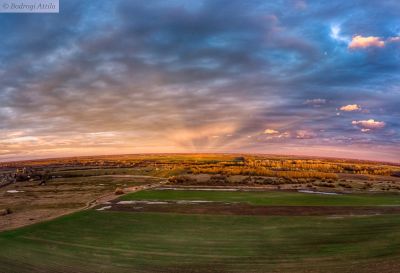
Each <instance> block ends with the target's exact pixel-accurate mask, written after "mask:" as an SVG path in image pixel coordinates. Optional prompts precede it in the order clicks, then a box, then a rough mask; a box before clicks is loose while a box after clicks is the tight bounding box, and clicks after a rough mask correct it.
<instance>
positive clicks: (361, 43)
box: [349, 35, 385, 49]
mask: <svg viewBox="0 0 400 273" xmlns="http://www.w3.org/2000/svg"><path fill="white" fill-rule="evenodd" d="M384 46H385V41H383V40H382V39H381V38H380V37H375V36H368V37H363V36H361V35H356V36H353V38H352V39H351V42H350V44H349V48H351V49H355V48H366V47H384Z"/></svg>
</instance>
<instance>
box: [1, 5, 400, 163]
mask: <svg viewBox="0 0 400 273" xmlns="http://www.w3.org/2000/svg"><path fill="white" fill-rule="evenodd" d="M399 12H400V7H399V5H398V4H397V3H396V2H395V1H385V2H382V3H379V4H376V3H374V4H372V3H371V2H370V3H367V2H365V1H351V2H350V1H334V2H333V1H332V2H331V3H326V2H322V1H320V2H316V1H312V2H306V1H278V2H276V1H274V2H266V1H232V0H231V1H222V0H218V1H215V0H213V1H211V0H209V1H151V2H145V1H103V0H100V1H61V13H60V14H51V15H43V14H1V15H0V24H1V26H2V28H1V29H0V35H1V38H2V43H1V44H0V118H1V123H0V130H1V131H2V135H0V155H1V154H4V155H13V154H14V155H16V154H18V153H20V152H21V151H25V150H27V149H29V150H32V151H33V152H32V154H33V155H34V154H35V151H36V153H37V154H45V153H47V154H51V152H52V151H53V152H54V153H61V154H62V153H63V151H65V150H70V151H72V150H73V149H78V148H80V147H92V148H93V149H96V148H99V149H106V148H110V149H111V148H113V147H114V148H115V149H117V150H118V149H119V147H123V148H124V149H127V150H126V151H127V152H130V151H136V150H135V148H137V151H157V149H159V151H174V150H179V149H181V151H185V150H187V151H191V150H193V149H198V150H199V151H208V150H215V151H223V150H227V151H236V150H243V149H244V148H246V149H247V148H248V150H249V151H253V150H257V151H259V152H260V151H261V152H263V151H265V152H268V151H274V149H272V148H271V147H272V146H273V145H274V144H275V146H274V147H278V146H277V145H282V144H285V145H287V147H303V146H307V147H310V146H313V145H314V146H315V147H321V146H326V147H337V146H341V145H346V147H347V148H348V149H350V150H351V149H353V150H357V149H359V148H360V147H361V146H360V145H369V146H370V149H371V150H374V149H376V150H377V151H382V149H381V148H380V147H384V149H386V148H387V149H390V148H392V149H391V150H392V155H389V157H390V158H391V159H398V156H396V155H395V153H397V152H398V151H397V150H396V149H397V148H395V147H396V145H397V146H398V144H399V133H400V132H399V130H400V125H399V122H398V120H399V117H400V108H399V107H398V106H397V105H398V103H399V95H400V94H399V86H398V82H399V79H400V73H399V71H400V64H399V63H400V55H399V52H400V42H390V43H389V42H387V43H386V44H385V46H383V47H380V48H357V49H349V43H350V41H351V39H352V37H353V36H354V35H362V36H363V37H369V36H376V37H381V39H383V40H385V41H389V40H390V39H391V38H393V37H397V36H400V27H399V26H400V20H399V19H398V16H397V15H396V14H399ZM322 102H323V103H322ZM348 104H358V105H361V107H362V109H363V111H358V112H356V113H354V112H350V113H339V112H340V111H339V110H338V108H340V107H341V106H343V105H348ZM338 113H339V114H338ZM370 119H374V120H375V121H377V122H384V123H385V126H384V128H380V130H373V131H364V132H361V131H360V128H359V127H357V126H355V125H354V124H356V123H354V122H353V121H360V120H361V121H362V120H370ZM267 128H269V129H271V130H275V131H277V132H279V134H272V135H270V136H268V137H267V136H266V135H265V134H264V131H265V130H266V129H267ZM271 132H273V131H271ZM279 136H280V137H279ZM271 145H272V146H271ZM149 147H154V149H155V150H151V149H150V148H149ZM60 149H61V150H60ZM384 149H383V150H384ZM117 150H116V151H117ZM118 151H120V150H118ZM385 151H386V150H385ZM91 152H92V151H91ZM100 152H101V151H100Z"/></svg>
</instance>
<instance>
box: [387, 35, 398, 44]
mask: <svg viewBox="0 0 400 273" xmlns="http://www.w3.org/2000/svg"><path fill="white" fill-rule="evenodd" d="M387 41H388V42H391V43H394V42H400V36H397V37H390V38H389V39H387Z"/></svg>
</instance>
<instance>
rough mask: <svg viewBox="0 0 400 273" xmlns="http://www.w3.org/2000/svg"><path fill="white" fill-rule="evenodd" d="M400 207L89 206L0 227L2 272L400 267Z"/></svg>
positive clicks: (375, 198)
mask: <svg viewBox="0 0 400 273" xmlns="http://www.w3.org/2000/svg"><path fill="white" fill-rule="evenodd" d="M122 199H125V200H144V199H145V200H151V199H152V200H213V201H224V202H231V201H234V202H249V203H251V204H256V205H370V206H371V205H394V204H398V203H399V201H398V195H389V194H379V195H375V194H374V195H372V194H371V195H315V194H302V193H295V192H218V191H172V190H165V191H159V190H152V191H150V190H149V191H141V192H137V193H133V194H128V195H126V196H123V197H122ZM399 258H400V215H379V216H377V215H374V216H345V217H338V216H301V217H300V216H297V217H294V216H244V215H206V214H196V215H195V214H176V213H154V212H147V213H145V212H111V211H102V212H100V211H96V210H87V211H82V212H77V213H74V214H71V215H68V216H64V217H61V218H58V219H55V220H52V221H48V222H43V223H39V224H36V225H32V226H28V227H25V228H20V229H17V230H13V231H7V232H2V233H0V272H7V273H25V272H63V273H72V272H74V273H75V272H99V273H100V272H104V273H110V272H163V273H164V272H167V273H169V272H170V273H183V272H199V273H200V272H214V273H227V272H234V273H235V272H241V273H264V272H291V273H294V272H309V273H310V272H314V273H317V272H318V273H322V272H329V273H336V272H337V273H339V272H349V273H350V272H351V273H353V272H380V273H383V272H393V273H394V272H398V271H397V269H398V267H399V266H400V262H399Z"/></svg>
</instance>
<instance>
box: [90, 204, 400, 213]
mask: <svg viewBox="0 0 400 273" xmlns="http://www.w3.org/2000/svg"><path fill="white" fill-rule="evenodd" d="M101 207H104V205H101V206H98V207H96V208H101ZM107 210H111V211H130V212H161V213H182V214H214V215H215V214H216V215H265V216H266V215H273V216H336V215H337V216H352V215H359V216H361V215H379V214H400V207H389V206H388V207H365V206H363V207H354V206H253V205H249V204H242V203H232V204H229V203H217V202H213V203H197V204H178V203H172V202H170V203H168V204H144V203H139V204H129V205H127V204H116V203H113V204H112V205H111V208H110V209H107ZM107 210H105V211H107Z"/></svg>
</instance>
